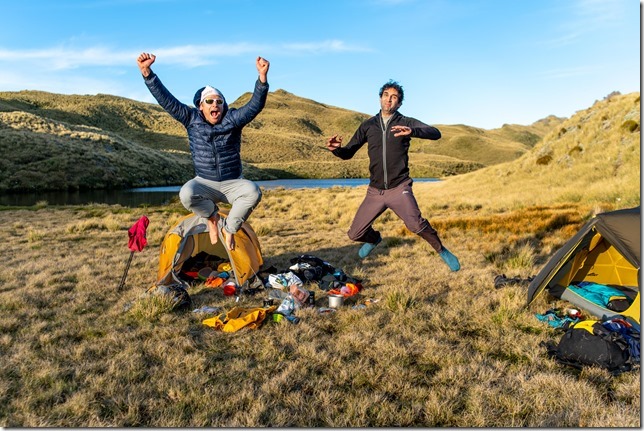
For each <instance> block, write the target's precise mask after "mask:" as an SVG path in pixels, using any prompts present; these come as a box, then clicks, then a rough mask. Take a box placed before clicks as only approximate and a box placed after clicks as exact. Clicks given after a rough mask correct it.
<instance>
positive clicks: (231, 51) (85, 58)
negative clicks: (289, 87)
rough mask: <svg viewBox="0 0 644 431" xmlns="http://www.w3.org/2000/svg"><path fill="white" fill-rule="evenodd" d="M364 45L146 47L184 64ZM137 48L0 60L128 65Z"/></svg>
mask: <svg viewBox="0 0 644 431" xmlns="http://www.w3.org/2000/svg"><path fill="white" fill-rule="evenodd" d="M359 51H368V49H366V48H363V47H359V46H352V45H348V44H346V43H345V42H343V41H341V40H324V41H319V42H306V43H297V42H295V43H284V44H277V45H269V44H254V43H245V42H241V43H233V44H225V43H220V44H207V45H183V46H171V47H157V48H155V49H152V50H150V51H149V52H152V53H153V54H155V55H158V56H159V57H162V58H163V61H164V62H165V63H168V64H177V65H181V66H184V67H188V68H193V67H198V66H204V65H209V64H214V63H216V62H217V58H221V57H235V56H239V55H245V54H248V53H253V54H257V53H266V55H269V54H270V55H273V54H276V53H285V52H286V53H289V54H291V55H293V54H295V55H297V54H319V53H328V52H359ZM139 54H140V51H119V50H113V49H110V48H107V47H102V46H95V47H89V48H82V49H75V48H70V47H66V46H56V47H51V48H45V49H36V50H22V51H20V50H9V49H1V48H0V64H2V63H5V64H10V63H19V64H25V63H26V62H31V63H35V64H37V67H38V68H40V69H41V70H65V69H76V68H80V67H93V66H124V65H125V66H130V65H132V64H133V63H134V61H135V60H136V57H137V56H138V55H139Z"/></svg>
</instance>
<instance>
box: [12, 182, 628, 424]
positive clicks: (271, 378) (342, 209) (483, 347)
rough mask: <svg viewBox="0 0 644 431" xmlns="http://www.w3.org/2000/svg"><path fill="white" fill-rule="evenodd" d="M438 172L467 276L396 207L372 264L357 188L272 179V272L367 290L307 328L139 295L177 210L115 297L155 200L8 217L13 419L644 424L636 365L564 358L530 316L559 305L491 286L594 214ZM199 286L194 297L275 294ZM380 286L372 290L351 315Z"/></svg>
mask: <svg viewBox="0 0 644 431" xmlns="http://www.w3.org/2000/svg"><path fill="white" fill-rule="evenodd" d="M445 183H446V185H443V186H442V187H441V188H440V189H439V188H438V187H434V186H435V185H437V184H417V185H416V186H415V187H416V189H417V192H416V195H417V198H418V201H419V203H420V205H421V209H422V210H423V212H424V213H425V215H426V216H427V217H429V219H430V220H431V222H432V224H433V225H434V226H435V227H436V228H437V229H438V230H439V232H440V233H441V237H442V239H443V241H444V243H445V244H446V245H447V246H448V247H449V248H450V249H451V250H452V251H453V252H454V253H455V254H456V255H458V256H459V258H460V260H461V263H462V266H463V268H462V269H461V271H459V272H458V273H451V272H449V270H448V269H447V267H446V266H445V265H444V264H443V263H442V261H441V260H440V258H439V257H438V256H437V255H436V253H435V252H434V251H433V250H432V249H431V248H430V247H429V246H428V245H427V244H426V243H424V242H423V241H422V240H420V239H419V238H418V237H416V236H415V235H412V234H411V233H409V232H408V231H406V229H405V228H404V226H403V225H402V222H401V221H400V220H398V219H397V217H396V216H395V215H393V214H391V212H390V211H388V212H386V213H385V214H384V215H383V216H382V217H381V218H379V219H378V220H377V221H376V224H375V226H376V228H377V229H379V230H381V231H382V232H383V236H384V241H383V243H382V244H381V245H380V246H379V247H378V248H376V250H374V252H373V254H372V255H371V256H369V258H367V259H366V260H364V261H360V259H359V258H358V256H357V249H358V245H357V244H355V243H352V242H351V241H350V240H349V239H348V238H347V237H346V230H347V229H348V226H349V224H350V222H351V220H352V217H353V214H354V213H355V211H356V209H357V207H358V205H359V203H360V202H361V200H362V197H363V195H364V187H357V188H352V189H349V188H332V189H327V190H297V191H293V190H269V191H266V192H265V194H264V198H263V201H262V203H261V204H260V205H259V207H258V208H257V210H256V211H255V213H254V214H253V215H252V218H251V224H252V225H253V227H254V228H255V230H256V231H257V232H258V234H259V237H260V241H261V244H262V250H263V254H264V256H265V259H266V265H267V266H270V265H275V266H276V267H277V268H282V269H285V268H286V267H287V266H288V265H289V264H290V262H289V260H290V258H292V257H295V256H297V255H299V254H302V253H309V254H313V255H316V256H318V257H321V258H323V259H325V260H327V261H328V262H330V263H331V264H333V265H334V266H336V267H341V268H343V269H344V270H345V271H346V272H347V273H349V274H352V275H354V276H356V277H359V278H362V279H363V280H364V285H365V289H364V290H363V292H362V293H361V294H360V295H359V296H358V297H357V298H356V297H354V298H352V299H351V300H349V301H347V302H348V304H347V305H346V306H345V307H343V309H341V310H339V311H338V312H336V313H334V314H332V315H320V314H318V313H317V311H316V310H315V309H305V310H302V311H300V312H298V316H299V317H300V318H301V322H300V323H299V324H298V325H292V324H289V323H286V322H284V323H280V324H276V323H273V322H266V323H265V325H264V326H263V327H261V328H260V329H258V330H241V331H239V332H237V333H232V334H229V333H221V332H218V331H216V330H214V329H213V328H210V327H208V326H205V325H203V324H202V323H201V321H202V319H203V318H204V316H203V315H197V314H195V313H192V312H190V311H187V312H175V311H171V306H170V304H169V303H168V302H167V301H164V300H163V298H159V297H145V296H144V295H143V294H144V291H145V290H146V288H148V287H149V286H151V285H152V284H153V283H154V280H155V277H156V269H157V259H158V252H159V245H160V243H161V241H162V239H163V235H164V234H165V232H166V230H167V229H168V228H169V226H170V225H171V224H173V223H174V222H175V221H176V220H177V218H178V217H179V216H180V214H183V213H184V212H185V211H184V210H183V209H182V208H181V207H180V205H179V204H177V203H174V204H172V205H169V206H167V207H163V208H147V209H146V211H145V214H146V215H147V216H148V217H149V218H150V225H149V227H148V241H149V245H148V247H147V248H146V249H145V250H144V251H143V252H141V253H136V254H135V256H134V258H133V261H132V266H131V268H130V270H129V274H128V279H127V282H126V287H125V289H123V291H122V292H117V291H116V287H117V285H118V282H119V280H120V277H121V275H122V272H123V270H124V268H125V263H126V261H127V258H128V256H129V250H128V249H127V229H128V228H129V227H130V226H131V225H132V224H133V223H134V222H135V221H136V219H137V218H138V217H140V215H142V214H143V213H144V212H143V210H141V209H126V208H122V207H120V206H100V205H99V206H85V207H62V208H53V207H52V208H48V207H42V206H41V208H40V209H35V208H34V209H15V210H6V211H2V212H0V223H1V226H2V228H0V241H2V243H3V246H4V248H3V250H4V251H3V256H4V259H5V268H6V270H5V271H3V272H2V275H0V286H2V287H1V288H0V310H1V311H2V313H0V328H1V331H0V332H1V333H2V336H0V354H1V355H2V357H3V361H2V365H1V366H0V376H1V377H0V425H2V426H7V427H10V426H24V427H36V426H38V427H40V426H48V427H105V426H111V427H129V426H142V427H143V426H145V427H260V426H280V427H285V426H299V427H366V426H380V427H383V426H387V427H389V426H422V427H514V426H517V427H639V426H640V409H639V406H640V387H639V382H640V373H639V370H638V371H636V372H631V373H626V374H623V375H621V376H619V377H617V378H613V377H611V376H610V375H609V374H608V373H607V372H605V371H603V370H601V369H593V368H589V369H585V370H584V371H582V372H577V371H574V370H572V369H567V368H564V367H562V366H560V365H557V364H556V363H554V362H553V361H552V360H550V359H548V358H547V357H546V354H545V350H544V349H543V348H541V347H540V346H539V343H540V342H541V341H545V340H554V339H557V337H558V334H557V333H556V332H555V331H554V330H553V329H551V328H549V327H548V326H547V325H545V324H543V323H542V322H539V321H538V320H537V319H536V318H535V317H534V313H535V312H544V311H545V310H546V309H547V308H548V307H550V306H553V304H551V303H548V302H547V300H546V298H540V300H538V301H537V304H535V306H534V307H533V308H532V309H530V310H528V309H526V308H525V303H526V289H525V287H521V286H509V287H505V288H502V289H498V290H497V289H495V288H494V285H493V278H494V276H495V275H497V274H500V273H506V274H507V275H508V276H524V277H526V276H528V275H533V274H535V273H536V272H537V271H538V269H539V268H540V267H541V266H542V264H543V263H544V262H545V260H546V259H547V258H548V257H549V255H550V254H551V253H552V252H553V251H554V249H556V248H557V247H558V246H560V245H561V244H563V242H564V241H565V240H566V239H567V238H568V237H569V236H570V235H571V234H572V233H573V232H575V231H576V230H577V229H578V228H579V227H580V226H581V224H582V223H583V222H584V221H585V220H586V219H587V218H588V217H589V216H591V215H592V213H593V212H594V211H596V210H597V208H596V207H595V206H593V205H587V204H580V203H561V204H553V205H552V206H526V207H524V208H517V209H512V210H504V209H495V208H493V207H489V206H488V205H487V203H486V202H487V200H488V199H491V197H489V196H484V197H481V202H482V203H481V204H480V205H468V204H463V203H460V199H456V198H455V196H454V195H453V193H452V192H450V190H449V188H450V184H451V183H452V182H451V181H446V182H445ZM421 186H423V187H421ZM614 207H615V206H614V204H613V203H604V204H603V205H602V206H601V210H610V209H613V208H614ZM311 288H312V289H313V290H314V291H315V292H316V298H317V305H318V306H324V305H326V300H325V297H324V296H325V294H324V292H323V291H321V290H320V289H319V288H317V286H311ZM189 292H190V294H191V296H192V299H193V301H194V308H198V307H200V306H202V305H210V306H216V307H221V308H223V309H224V310H229V309H231V308H232V307H233V306H235V305H242V306H248V307H253V306H259V305H260V304H261V301H262V298H263V295H259V296H244V297H243V298H242V302H241V304H236V303H235V302H234V299H231V298H229V297H225V296H223V294H222V292H221V290H211V289H206V288H204V286H203V285H196V286H194V287H192V288H191V289H190V290H189ZM367 298H375V299H378V300H379V302H377V303H375V304H372V305H369V306H368V307H367V308H366V309H362V310H354V309H352V305H354V304H356V303H363V302H364V300H365V299H367ZM554 305H557V304H554ZM598 406H602V407H601V408H598Z"/></svg>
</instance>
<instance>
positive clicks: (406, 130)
mask: <svg viewBox="0 0 644 431" xmlns="http://www.w3.org/2000/svg"><path fill="white" fill-rule="evenodd" d="M391 131H392V132H394V136H396V137H398V136H408V135H411V127H407V126H391Z"/></svg>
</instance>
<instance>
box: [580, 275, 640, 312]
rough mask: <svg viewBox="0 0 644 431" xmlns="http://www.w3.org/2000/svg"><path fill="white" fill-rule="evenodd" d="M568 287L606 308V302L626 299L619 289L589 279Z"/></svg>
mask: <svg viewBox="0 0 644 431" xmlns="http://www.w3.org/2000/svg"><path fill="white" fill-rule="evenodd" d="M568 289H570V290H572V291H573V292H575V293H576V294H577V295H579V296H581V297H583V298H585V299H587V300H588V301H591V302H592V303H594V304H597V305H599V306H601V307H604V308H607V306H608V303H609V302H610V301H613V300H615V299H624V300H628V297H627V296H626V295H624V292H622V291H621V290H619V289H616V288H614V287H610V286H606V285H604V284H597V283H591V282H589V281H581V282H579V283H577V284H576V285H574V284H571V285H570V286H568Z"/></svg>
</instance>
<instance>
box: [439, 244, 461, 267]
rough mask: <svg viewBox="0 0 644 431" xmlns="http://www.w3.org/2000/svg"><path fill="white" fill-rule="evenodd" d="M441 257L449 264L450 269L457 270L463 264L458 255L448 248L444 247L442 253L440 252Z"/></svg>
mask: <svg viewBox="0 0 644 431" xmlns="http://www.w3.org/2000/svg"><path fill="white" fill-rule="evenodd" d="M438 254H439V256H440V257H441V259H443V261H444V262H445V263H446V264H447V266H449V269H451V270H452V271H454V272H456V271H458V270H459V269H461V264H460V263H459V262H458V259H457V258H456V256H454V255H453V254H452V253H451V252H450V251H449V250H448V249H446V248H445V247H443V250H441V252H440V253H438Z"/></svg>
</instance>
